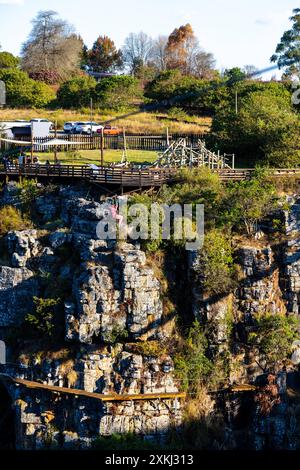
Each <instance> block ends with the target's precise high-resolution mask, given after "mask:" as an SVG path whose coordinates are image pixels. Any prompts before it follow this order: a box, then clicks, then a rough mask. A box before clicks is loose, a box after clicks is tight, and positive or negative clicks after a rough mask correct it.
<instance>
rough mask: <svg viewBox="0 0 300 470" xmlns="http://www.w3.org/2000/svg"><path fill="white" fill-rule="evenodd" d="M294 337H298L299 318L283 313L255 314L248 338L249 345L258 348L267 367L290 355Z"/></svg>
mask: <svg viewBox="0 0 300 470" xmlns="http://www.w3.org/2000/svg"><path fill="white" fill-rule="evenodd" d="M296 339H299V319H298V318H297V317H296V316H286V315H283V314H276V315H272V314H267V315H266V314H264V315H263V314H261V315H259V316H257V317H256V318H255V326H254V331H253V332H252V333H250V334H249V338H248V340H249V343H250V345H251V346H252V347H255V348H257V349H258V351H259V353H260V354H261V355H262V356H263V358H264V359H265V360H266V362H267V366H269V367H270V366H274V365H275V364H276V363H277V362H282V361H285V360H286V359H287V358H288V357H289V356H290V354H291V352H292V343H293V341H294V340H296Z"/></svg>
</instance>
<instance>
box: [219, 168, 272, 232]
mask: <svg viewBox="0 0 300 470" xmlns="http://www.w3.org/2000/svg"><path fill="white" fill-rule="evenodd" d="M276 202H277V200H276V191H275V186H274V185H273V184H272V183H270V182H268V181H267V178H266V176H265V175H264V173H261V174H258V175H257V177H256V178H252V179H251V180H249V181H241V182H239V183H235V184H232V185H230V186H229V187H228V190H227V195H226V197H225V199H224V201H223V217H224V220H223V222H224V223H225V224H227V225H229V226H230V225H231V226H232V227H234V228H237V229H238V230H242V231H244V230H245V232H246V234H247V235H248V236H250V235H252V234H253V233H255V232H256V231H257V227H258V222H259V221H260V220H261V219H263V218H264V217H265V216H266V215H267V214H268V213H269V212H270V211H271V210H272V209H274V208H275V207H276Z"/></svg>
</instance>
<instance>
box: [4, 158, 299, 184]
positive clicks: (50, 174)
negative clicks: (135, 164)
mask: <svg viewBox="0 0 300 470" xmlns="http://www.w3.org/2000/svg"><path fill="white" fill-rule="evenodd" d="M254 172H255V170H254V169H253V168H251V169H237V170H232V169H221V170H217V171H216V173H218V174H219V175H220V178H221V180H222V181H225V182H226V181H240V180H245V179H250V178H251V177H252V176H253V174H254ZM270 174H271V175H272V176H274V177H277V178H280V177H282V176H289V177H290V176H297V177H299V180H300V168H288V169H274V170H272V172H271V173H270ZM0 175H2V176H4V177H6V178H10V177H29V178H38V179H40V178H41V179H45V178H48V179H51V178H56V179H62V180H63V179H65V180H67V179H70V180H72V179H85V180H87V181H89V182H91V183H99V184H104V185H117V186H121V187H125V186H127V187H132V188H142V187H159V186H161V185H163V184H165V183H170V182H174V181H178V182H180V172H179V171H178V169H176V168H167V167H166V168H152V167H151V168H149V167H144V168H141V169H136V168H120V167H107V166H103V167H98V168H97V169H94V168H91V167H90V166H87V165H82V166H80V165H40V164H30V165H25V166H19V165H12V164H9V165H6V166H4V165H0Z"/></svg>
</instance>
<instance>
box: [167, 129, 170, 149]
mask: <svg viewBox="0 0 300 470" xmlns="http://www.w3.org/2000/svg"><path fill="white" fill-rule="evenodd" d="M167 147H170V137H169V128H168V127H167Z"/></svg>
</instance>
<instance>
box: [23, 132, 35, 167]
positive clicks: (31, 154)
mask: <svg viewBox="0 0 300 470" xmlns="http://www.w3.org/2000/svg"><path fill="white" fill-rule="evenodd" d="M32 130H33V127H31V149H30V163H33V143H34V140H33V132H32ZM25 164H26V162H25Z"/></svg>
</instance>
